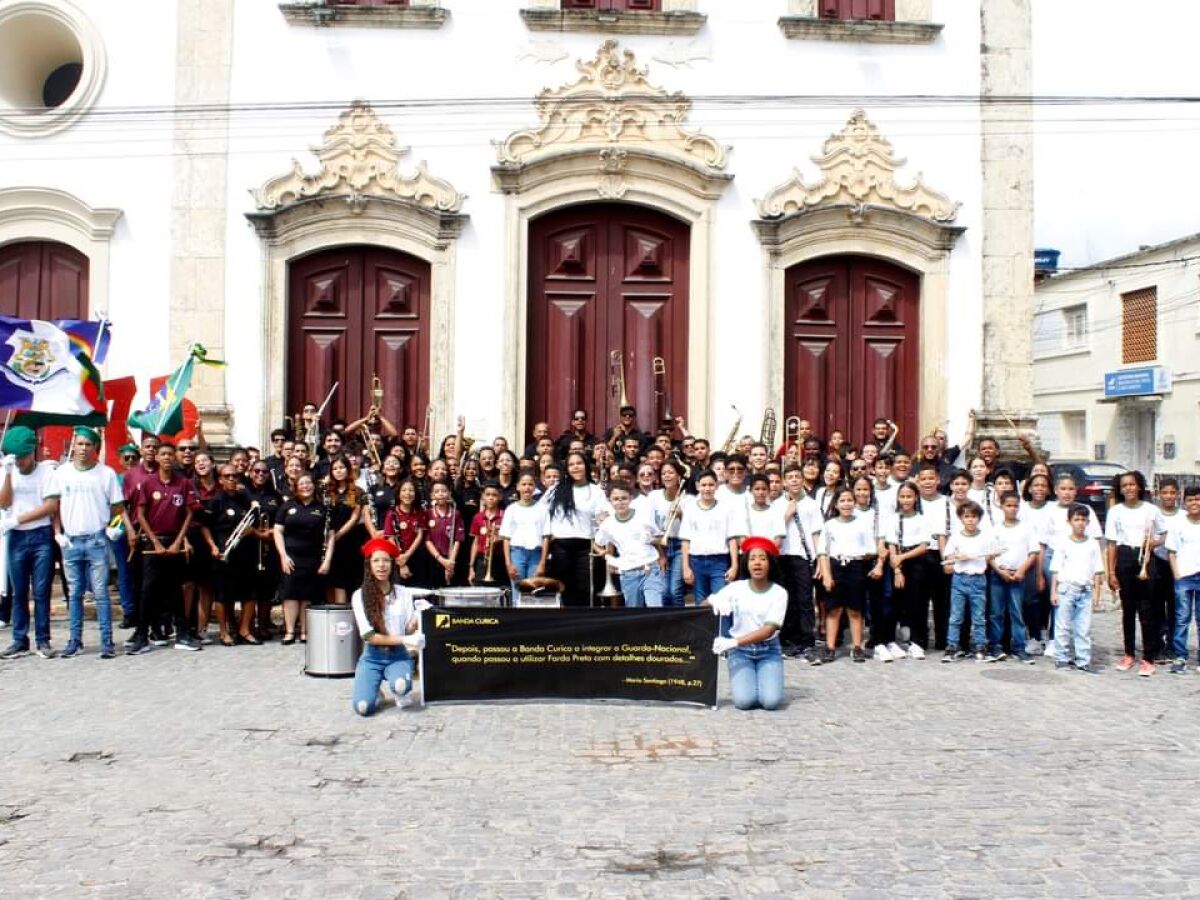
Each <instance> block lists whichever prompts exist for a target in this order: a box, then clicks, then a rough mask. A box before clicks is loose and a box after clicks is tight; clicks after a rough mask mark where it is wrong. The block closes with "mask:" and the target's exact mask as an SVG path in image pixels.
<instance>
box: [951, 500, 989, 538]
mask: <svg viewBox="0 0 1200 900" xmlns="http://www.w3.org/2000/svg"><path fill="white" fill-rule="evenodd" d="M946 499H947V502H948V503H949V505H950V534H948V535H946V538H947V540H949V539H950V538H952V537H954V535H956V534H962V533H963V527H964V526H963V520H962V519H960V518H959V516H958V505H957V504H956V503H955V502H954V498H953V497H948V498H946ZM981 505H982V504H981ZM993 512H994V511H993ZM945 515H946V512H945V510H943V511H942V517H943V520H944V519H945ZM942 526H943V528H944V527H945V522H944V521H943V523H942ZM979 530H980V531H981V532H982V533H983V534H987V533H988V532H989V531H991V530H992V523H991V522H989V521H988V517H987V514H986V513H985V514H984V515H982V516H980V518H979Z"/></svg>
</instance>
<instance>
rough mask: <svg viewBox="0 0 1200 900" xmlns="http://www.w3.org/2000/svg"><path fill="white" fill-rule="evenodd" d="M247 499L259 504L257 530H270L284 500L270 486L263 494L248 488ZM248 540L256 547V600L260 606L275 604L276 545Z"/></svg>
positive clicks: (277, 588) (256, 539)
mask: <svg viewBox="0 0 1200 900" xmlns="http://www.w3.org/2000/svg"><path fill="white" fill-rule="evenodd" d="M246 497H247V499H249V501H250V502H251V503H258V508H259V514H258V521H257V522H256V523H255V527H256V528H263V527H267V528H270V527H271V526H272V525H274V524H275V517H276V516H277V515H278V514H279V507H280V505H281V504H282V503H283V498H281V497H280V496H279V495H278V494H277V493H275V491H274V490H272V489H271V488H270V486H268V487H267V488H266V489H265V490H263V491H261V492H260V491H256V490H254V489H253V488H247V489H246ZM246 540H247V541H249V542H250V543H251V545H252V546H253V547H254V553H255V561H254V599H255V600H257V601H258V602H259V603H260V604H262V603H267V604H269V603H274V602H275V601H276V600H277V597H276V594H277V593H278V591H279V554H278V553H276V552H275V543H274V542H273V541H271V540H266V541H261V540H259V539H258V538H257V537H254V536H249V537H247V538H246Z"/></svg>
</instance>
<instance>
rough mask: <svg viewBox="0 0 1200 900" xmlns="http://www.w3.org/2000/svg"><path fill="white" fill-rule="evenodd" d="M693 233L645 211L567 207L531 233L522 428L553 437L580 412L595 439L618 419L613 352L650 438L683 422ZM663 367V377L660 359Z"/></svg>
mask: <svg viewBox="0 0 1200 900" xmlns="http://www.w3.org/2000/svg"><path fill="white" fill-rule="evenodd" d="M689 243H690V229H689V226H688V225H687V224H686V223H684V222H681V221H679V220H677V219H674V218H671V217H670V216H667V215H664V214H663V213H660V212H657V211H656V210H652V209H648V208H646V207H641V206H634V205H630V204H621V203H595V204H584V205H579V206H571V207H566V208H564V209H560V210H556V211H554V212H552V213H548V214H547V215H545V216H542V217H540V218H538V219H535V220H534V221H533V222H532V223H531V224H530V227H529V305H528V341H527V347H528V350H527V353H528V356H527V364H526V385H525V398H526V399H525V421H526V424H527V426H529V425H531V424H532V423H534V422H540V421H545V422H549V423H550V429H551V431H552V432H553V433H555V434H557V433H559V432H561V431H562V430H564V429H566V428H567V427H568V425H569V424H570V418H571V413H572V411H573V410H575V409H584V410H586V411H587V412H588V413H589V415H590V421H589V427H590V428H591V429H592V430H593V431H594V432H596V433H599V432H600V431H602V430H603V428H604V427H605V426H608V425H612V424H613V423H614V422H615V421H616V418H617V399H618V398H617V397H615V396H614V389H613V386H614V382H616V381H618V379H617V378H616V377H615V376H617V374H618V373H617V370H615V369H614V368H613V367H612V364H611V355H610V354H611V353H612V351H620V352H621V353H622V354H623V373H624V378H625V391H626V395H627V397H628V399H629V401H630V403H632V404H633V405H634V406H636V407H637V410H638V424H639V426H640V427H641V428H642V429H644V430H647V431H652V430H653V429H654V427H655V426H656V425H657V424H658V421H659V420H660V419H661V418H662V417H663V416H664V415H665V413H666V412H667V407H668V406H669V408H670V412H671V413H672V414H674V415H684V414H685V411H686V409H687V399H688V398H687V373H688V263H689ZM656 357H658V358H661V359H662V360H663V367H664V369H665V371H664V374H663V376H662V377H661V378H657V379H656V378H655V376H654V360H655V358H656Z"/></svg>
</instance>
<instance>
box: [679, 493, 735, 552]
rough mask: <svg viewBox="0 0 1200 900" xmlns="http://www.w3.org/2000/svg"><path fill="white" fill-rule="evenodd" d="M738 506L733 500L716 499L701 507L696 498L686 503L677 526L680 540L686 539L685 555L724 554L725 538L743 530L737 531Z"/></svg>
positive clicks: (727, 541)
mask: <svg viewBox="0 0 1200 900" xmlns="http://www.w3.org/2000/svg"><path fill="white" fill-rule="evenodd" d="M740 505H741V504H740V502H739V501H738V500H737V499H733V500H729V501H725V502H721V501H719V500H718V501H717V502H716V503H714V504H713V506H712V508H711V509H705V508H704V507H703V506H701V505H700V502H699V501H696V502H695V503H691V504H689V505H688V506H687V508H686V509H685V510H684V511H683V524H682V525H681V526H680V528H679V537H680V539H681V540H684V541H687V542H688V555H689V556H712V555H715V554H721V555H728V554H729V539H730V538H731V537H741V536H743V535H745V533H746V531H745V529H744V528H743V529H742V530H741V531H739V530H738V528H739V526H740V523H741V522H742V521H743V519H744V513H745V510H744V508H743V509H742V510H741V512H740V514H739V510H738V509H737V507H738V506H740Z"/></svg>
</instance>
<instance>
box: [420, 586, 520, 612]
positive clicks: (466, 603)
mask: <svg viewBox="0 0 1200 900" xmlns="http://www.w3.org/2000/svg"><path fill="white" fill-rule="evenodd" d="M434 594H435V595H436V596H437V604H438V606H449V607H469V608H474V609H492V608H495V607H498V606H503V605H504V590H503V589H502V588H490V587H460V588H440V589H439V590H436V591H434Z"/></svg>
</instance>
